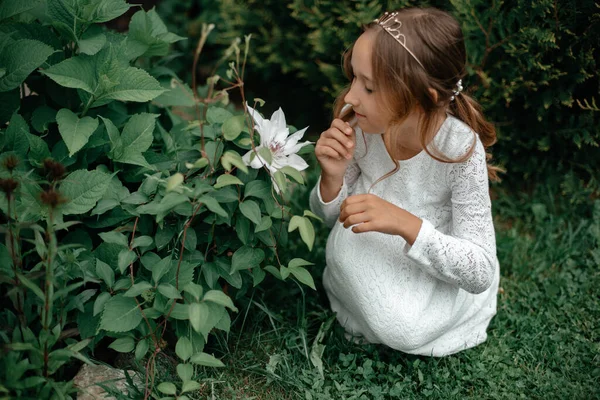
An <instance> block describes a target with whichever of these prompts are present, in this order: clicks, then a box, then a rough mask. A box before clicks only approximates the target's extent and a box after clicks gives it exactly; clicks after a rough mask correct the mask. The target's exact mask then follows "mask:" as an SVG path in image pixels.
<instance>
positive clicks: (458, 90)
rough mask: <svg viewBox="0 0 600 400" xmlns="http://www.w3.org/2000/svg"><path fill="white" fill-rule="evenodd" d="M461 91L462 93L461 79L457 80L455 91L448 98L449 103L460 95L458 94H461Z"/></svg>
mask: <svg viewBox="0 0 600 400" xmlns="http://www.w3.org/2000/svg"><path fill="white" fill-rule="evenodd" d="M462 91H463V86H462V79H459V80H458V82H456V90H455V91H453V92H452V93H454V94H453V95H452V96H450V101H454V99H455V98H456V96H458V95H459V94H460V92H462Z"/></svg>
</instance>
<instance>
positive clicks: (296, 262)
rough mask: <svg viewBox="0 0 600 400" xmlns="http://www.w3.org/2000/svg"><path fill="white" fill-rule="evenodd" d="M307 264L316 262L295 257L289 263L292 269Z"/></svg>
mask: <svg viewBox="0 0 600 400" xmlns="http://www.w3.org/2000/svg"><path fill="white" fill-rule="evenodd" d="M305 265H314V263H311V262H310V261H306V260H303V259H302V258H294V259H292V260H291V261H290V262H289V263H288V268H290V269H291V268H296V267H302V266H305Z"/></svg>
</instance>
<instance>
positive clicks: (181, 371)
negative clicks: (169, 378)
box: [175, 338, 194, 393]
mask: <svg viewBox="0 0 600 400" xmlns="http://www.w3.org/2000/svg"><path fill="white" fill-rule="evenodd" d="M186 339H187V338H186ZM177 343H178V344H179V342H177ZM188 343H190V351H189V356H188V357H187V358H186V360H187V359H189V358H190V357H191V356H192V354H194V350H193V347H192V346H193V345H192V343H191V342H190V341H189V340H188ZM175 352H177V347H176V348H175ZM178 355H179V354H178ZM186 355H187V352H186ZM177 375H179V378H181V380H182V381H183V384H184V386H185V383H186V382H188V381H190V380H191V379H192V377H193V376H194V366H193V365H191V364H178V365H177ZM182 390H183V388H182ZM182 393H183V392H182Z"/></svg>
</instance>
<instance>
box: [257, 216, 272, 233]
mask: <svg viewBox="0 0 600 400" xmlns="http://www.w3.org/2000/svg"><path fill="white" fill-rule="evenodd" d="M271 226H273V220H272V219H271V217H269V216H268V215H263V216H262V219H261V220H260V224H258V225H256V228H255V229H254V233H258V232H262V231H266V230H267V229H269V228H270V227H271Z"/></svg>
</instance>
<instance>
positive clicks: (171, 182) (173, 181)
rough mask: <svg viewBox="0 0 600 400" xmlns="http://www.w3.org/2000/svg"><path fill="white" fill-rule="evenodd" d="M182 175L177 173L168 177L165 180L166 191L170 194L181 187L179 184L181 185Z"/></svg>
mask: <svg viewBox="0 0 600 400" xmlns="http://www.w3.org/2000/svg"><path fill="white" fill-rule="evenodd" d="M183 179H184V178H183V174H182V173H180V172H177V173H176V174H174V175H172V176H171V177H169V179H167V187H166V191H167V193H168V192H171V191H173V190H175V189H177V188H178V187H179V186H181V184H182V183H183Z"/></svg>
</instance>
